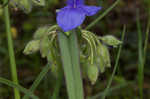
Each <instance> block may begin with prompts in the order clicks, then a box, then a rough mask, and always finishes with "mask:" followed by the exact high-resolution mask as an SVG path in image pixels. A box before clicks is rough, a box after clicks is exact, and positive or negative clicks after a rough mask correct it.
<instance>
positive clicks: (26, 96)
mask: <svg viewBox="0 0 150 99" xmlns="http://www.w3.org/2000/svg"><path fill="white" fill-rule="evenodd" d="M49 70H50V64H47V65H46V66H45V67H44V68H43V70H42V71H41V72H40V74H39V75H38V77H37V78H36V80H35V81H34V82H33V84H32V86H31V87H30V89H29V91H31V92H33V91H34V90H35V89H36V88H37V86H38V85H39V84H40V82H41V81H42V79H43V78H44V77H45V75H46V74H47V73H48V71H49ZM28 97H29V94H26V95H25V96H24V97H23V98H22V99H28Z"/></svg>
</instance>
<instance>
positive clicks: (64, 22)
mask: <svg viewBox="0 0 150 99" xmlns="http://www.w3.org/2000/svg"><path fill="white" fill-rule="evenodd" d="M100 9H101V7H96V6H86V5H84V0H67V6H65V7H64V8H62V9H60V11H59V12H58V13H57V23H58V25H59V26H60V27H61V28H62V29H63V31H64V32H68V31H70V35H69V37H65V36H66V35H64V33H62V32H60V33H58V38H59V45H60V51H61V55H62V57H61V58H62V61H63V66H64V67H63V68H64V73H65V77H66V83H67V90H68V95H69V99H83V98H84V95H83V85H82V77H81V71H80V62H79V49H78V43H77V36H76V30H75V28H77V27H78V26H80V25H81V24H82V23H83V21H84V20H85V17H86V16H92V15H94V14H96V13H97V12H98V11H99V10H100ZM71 30H72V31H71ZM63 42H64V43H63ZM64 46H65V47H64ZM64 49H66V51H67V50H68V51H67V52H66V51H65V50H64ZM65 53H66V54H65ZM64 54H65V55H67V54H68V57H67V56H65V55H64ZM69 56H70V57H69ZM67 58H68V59H67ZM65 59H67V61H66V60H65ZM69 60H70V61H69ZM68 71H70V72H68Z"/></svg>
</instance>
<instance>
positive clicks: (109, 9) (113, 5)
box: [85, 0, 120, 30]
mask: <svg viewBox="0 0 150 99" xmlns="http://www.w3.org/2000/svg"><path fill="white" fill-rule="evenodd" d="M119 1H120V0H116V2H114V3H113V4H112V6H110V7H109V8H108V9H106V11H104V12H103V13H102V14H101V15H100V16H99V17H98V18H96V19H95V20H94V21H93V22H92V23H91V24H89V25H88V26H87V27H86V28H85V29H87V30H88V29H91V28H92V27H93V26H94V25H95V24H97V23H98V22H99V21H100V20H101V19H102V18H104V17H105V16H106V15H107V14H108V13H109V12H110V11H111V10H112V9H113V8H114V7H115V6H116V5H117V4H118V3H119Z"/></svg>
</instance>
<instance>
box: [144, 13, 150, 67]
mask: <svg viewBox="0 0 150 99" xmlns="http://www.w3.org/2000/svg"><path fill="white" fill-rule="evenodd" d="M149 11H150V10H149ZM149 13H150V12H149ZM149 30H150V15H149V17H148V23H147V28H146V35H145V42H144V55H143V57H144V59H143V64H144V65H145V61H146V54H147V45H148V39H149Z"/></svg>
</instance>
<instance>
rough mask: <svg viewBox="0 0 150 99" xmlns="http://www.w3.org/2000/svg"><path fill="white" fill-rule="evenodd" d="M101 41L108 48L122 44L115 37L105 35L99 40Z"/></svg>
mask: <svg viewBox="0 0 150 99" xmlns="http://www.w3.org/2000/svg"><path fill="white" fill-rule="evenodd" d="M101 40H102V41H103V42H104V43H105V44H107V45H109V46H113V47H117V46H118V45H120V44H122V42H121V41H120V40H118V39H117V38H116V37H114V36H111V35H107V36H104V37H102V38H101Z"/></svg>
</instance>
